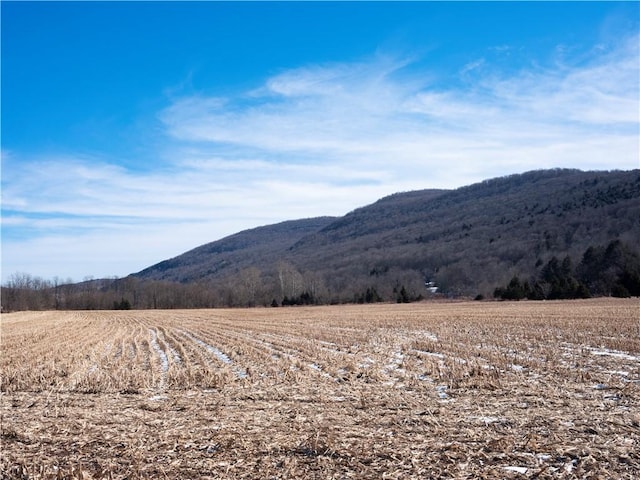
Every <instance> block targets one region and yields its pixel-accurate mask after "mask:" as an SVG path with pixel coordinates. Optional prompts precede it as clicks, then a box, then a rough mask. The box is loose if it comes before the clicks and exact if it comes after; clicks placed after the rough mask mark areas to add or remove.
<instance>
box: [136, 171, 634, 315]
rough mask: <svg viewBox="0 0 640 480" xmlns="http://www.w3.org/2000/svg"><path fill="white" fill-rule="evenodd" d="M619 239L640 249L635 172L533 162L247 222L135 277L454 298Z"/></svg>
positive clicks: (227, 286)
mask: <svg viewBox="0 0 640 480" xmlns="http://www.w3.org/2000/svg"><path fill="white" fill-rule="evenodd" d="M614 239H620V240H621V241H622V242H626V243H627V244H629V245H632V246H634V247H635V246H637V245H638V239H640V170H632V171H611V172H604V171H597V172H583V171H579V170H569V169H554V170H539V171H532V172H527V173H524V174H518V175H510V176H506V177H501V178H495V179H491V180H486V181H483V182H480V183H477V184H474V185H470V186H466V187H462V188H458V189H455V190H421V191H413V192H406V193H397V194H394V195H391V196H388V197H385V198H382V199H381V200H379V201H377V202H375V203H373V204H371V205H368V206H365V207H362V208H359V209H357V210H354V211H353V212H351V213H349V214H347V215H345V216H343V217H339V218H332V217H321V218H314V219H305V220H294V221H289V222H283V223H280V224H277V225H270V226H265V227H259V228H254V229H251V230H246V231H243V232H240V233H237V234H235V235H231V236H229V237H226V238H224V239H221V240H218V241H215V242H212V243H209V244H206V245H202V246H200V247H198V248H195V249H193V250H191V251H188V252H186V253H184V254H182V255H180V256H178V257H175V258H173V259H170V260H166V261H164V262H161V263H159V264H156V265H153V266H151V267H149V268H147V269H145V270H142V271H141V272H138V273H136V274H134V275H133V277H134V278H137V279H140V280H168V281H173V282H181V283H193V282H198V283H200V284H202V283H207V284H208V285H210V286H211V288H212V289H218V290H225V291H226V293H225V295H226V297H227V298H228V299H230V298H231V296H232V295H233V292H236V291H238V292H239V291H241V290H242V291H244V292H245V293H244V295H245V297H246V295H249V296H250V297H251V298H253V299H254V300H255V301H256V302H257V303H265V302H267V303H268V302H269V301H270V300H271V299H272V298H273V299H278V301H279V300H280V299H282V298H283V297H285V296H296V295H300V294H301V293H302V292H312V294H313V296H315V297H316V298H322V301H347V300H353V299H354V298H356V297H357V296H358V295H361V294H364V293H363V292H372V291H374V290H375V292H376V295H379V296H380V297H381V298H383V299H390V298H393V296H394V295H396V294H397V292H398V291H399V289H400V288H402V287H403V288H404V289H405V291H406V292H408V295H409V296H414V297H417V296H419V295H423V294H426V293H428V290H427V288H426V287H425V282H434V283H435V284H437V285H438V286H439V289H440V291H441V292H444V293H447V294H452V295H475V294H477V293H484V294H488V293H490V292H492V291H493V289H494V288H495V287H496V286H497V285H500V284H504V283H505V282H506V281H508V279H509V278H511V277H512V276H513V275H515V274H518V275H523V276H527V275H534V274H535V273H536V271H537V270H538V269H539V268H540V265H541V264H544V263H545V262H547V261H548V260H549V259H551V258H552V257H553V256H565V255H570V256H572V257H573V258H574V259H575V261H576V262H579V261H580V257H581V255H582V254H583V252H584V251H585V250H586V249H587V248H588V247H590V246H602V245H606V244H607V243H609V242H610V241H612V240H614ZM247 292H249V293H247ZM223 303H224V302H223ZM228 303H231V304H234V302H232V301H230V302H228Z"/></svg>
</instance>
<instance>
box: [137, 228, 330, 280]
mask: <svg viewBox="0 0 640 480" xmlns="http://www.w3.org/2000/svg"><path fill="white" fill-rule="evenodd" d="M334 220H335V217H318V218H308V219H303V220H289V221H286V222H282V223H278V224H275V225H267V226H264V227H257V228H252V229H250V230H244V231H242V232H239V233H236V234H233V235H231V236H228V237H225V238H223V239H221V240H218V241H215V242H211V243H207V244H205V245H202V246H200V247H197V248H194V249H193V250H189V251H188V252H186V253H183V254H182V255H179V256H177V257H175V258H172V259H170V260H165V261H163V262H160V263H157V264H155V265H152V266H151V267H148V268H145V269H144V270H142V271H140V272H138V273H136V274H134V276H136V277H139V278H142V279H146V280H168V281H173V282H180V283H188V282H193V281H199V280H203V279H206V278H212V277H216V276H221V275H229V274H233V273H236V272H238V271H239V270H240V269H243V268H248V267H253V266H262V265H263V264H264V263H270V260H272V259H274V258H275V259H277V258H280V257H282V256H283V255H285V252H286V250H287V249H288V248H289V247H290V246H291V243H292V242H295V241H297V240H299V239H301V238H304V237H305V236H307V235H308V234H310V233H313V232H316V231H318V230H320V229H321V228H323V227H325V226H327V225H329V224H330V223H331V222H332V221H334Z"/></svg>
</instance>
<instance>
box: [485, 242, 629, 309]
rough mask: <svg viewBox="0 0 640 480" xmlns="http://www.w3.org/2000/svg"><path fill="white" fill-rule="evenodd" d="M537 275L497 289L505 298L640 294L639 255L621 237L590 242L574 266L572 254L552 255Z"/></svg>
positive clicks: (513, 279) (540, 298)
mask: <svg viewBox="0 0 640 480" xmlns="http://www.w3.org/2000/svg"><path fill="white" fill-rule="evenodd" d="M537 266H540V267H542V268H541V269H540V270H539V272H538V273H537V275H536V276H534V277H531V278H529V279H526V280H522V279H521V278H520V277H519V276H518V275H515V276H514V277H513V278H512V279H511V281H510V282H509V283H508V284H507V285H506V286H503V287H498V288H496V289H495V291H494V297H495V298H499V299H502V300H521V299H524V298H526V299H529V300H556V299H568V298H589V297H593V296H612V297H631V296H633V297H636V296H640V255H639V254H638V252H637V251H635V250H634V249H632V248H631V247H630V246H628V245H626V244H624V243H623V242H621V241H620V240H614V241H612V242H610V243H609V244H608V245H607V246H591V247H589V248H587V250H585V252H584V254H583V255H582V259H581V260H580V263H579V264H578V265H577V266H575V267H574V262H573V261H572V259H571V257H570V256H569V255H567V256H565V257H564V258H563V259H562V260H560V259H559V258H557V257H555V256H553V257H552V258H551V259H550V260H549V261H548V262H547V263H546V264H544V265H543V262H542V261H539V262H538V264H537Z"/></svg>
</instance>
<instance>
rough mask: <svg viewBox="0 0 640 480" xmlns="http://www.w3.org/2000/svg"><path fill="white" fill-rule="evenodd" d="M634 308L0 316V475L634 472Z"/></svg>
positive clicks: (639, 361) (563, 305)
mask: <svg viewBox="0 0 640 480" xmlns="http://www.w3.org/2000/svg"><path fill="white" fill-rule="evenodd" d="M639 311H640V303H639V302H638V300H637V299H627V300H614V299H598V300H588V301H570V302H518V303H492V302H490V303H484V302H483V303H478V302H473V303H419V304H411V305H372V306H335V307H313V308H287V309H284V308H278V309H247V310H240V309H238V310H176V311H156V310H147V311H129V312H106V311H92V312H23V313H16V314H9V315H3V316H2V320H1V322H2V323H1V327H2V357H1V366H2V384H1V397H0V398H1V400H2V402H1V412H2V425H1V428H2V431H1V441H2V449H1V450H2V451H1V457H0V474H1V476H2V477H3V478H114V479H115V478H509V477H514V478H516V477H520V478H629V479H631V478H637V477H638V475H639V474H640V454H639V453H638V452H639V451H640V415H639V411H638V404H639V401H638V399H639V397H638V394H639V392H640V321H639Z"/></svg>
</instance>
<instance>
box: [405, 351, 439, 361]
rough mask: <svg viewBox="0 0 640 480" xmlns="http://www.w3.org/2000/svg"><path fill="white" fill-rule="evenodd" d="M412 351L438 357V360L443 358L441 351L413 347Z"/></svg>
mask: <svg viewBox="0 0 640 480" xmlns="http://www.w3.org/2000/svg"><path fill="white" fill-rule="evenodd" d="M412 352H415V353H419V354H420V355H427V356H429V357H436V358H439V359H440V360H442V359H444V354H443V353H437V352H427V351H426V350H418V349H413V350H412Z"/></svg>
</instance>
